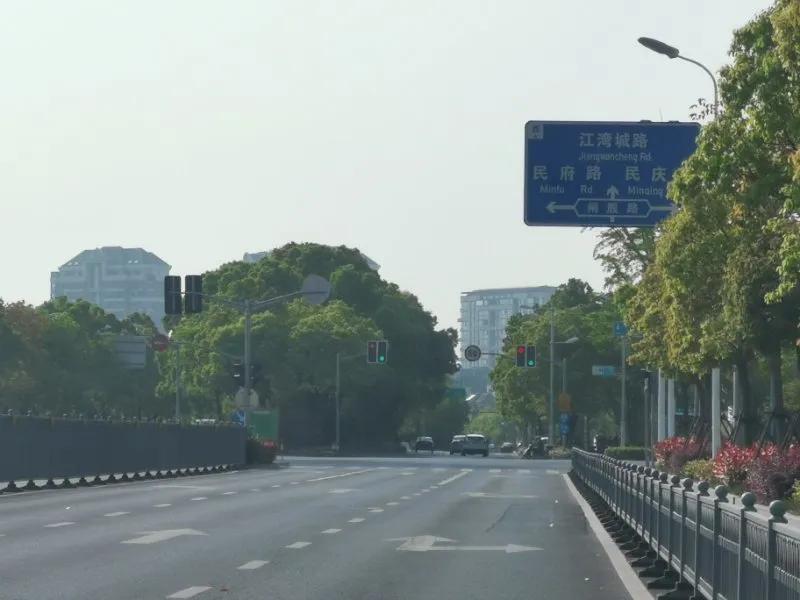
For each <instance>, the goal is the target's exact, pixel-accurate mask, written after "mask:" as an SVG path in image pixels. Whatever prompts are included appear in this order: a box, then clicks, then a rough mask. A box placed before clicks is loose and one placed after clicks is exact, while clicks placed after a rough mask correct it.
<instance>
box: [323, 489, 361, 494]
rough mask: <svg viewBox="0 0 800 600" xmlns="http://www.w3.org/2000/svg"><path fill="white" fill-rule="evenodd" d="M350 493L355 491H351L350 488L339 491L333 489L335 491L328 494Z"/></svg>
mask: <svg viewBox="0 0 800 600" xmlns="http://www.w3.org/2000/svg"><path fill="white" fill-rule="evenodd" d="M350 492H355V490H352V489H350V488H339V489H335V490H330V491H329V492H328V493H329V494H349V493H350Z"/></svg>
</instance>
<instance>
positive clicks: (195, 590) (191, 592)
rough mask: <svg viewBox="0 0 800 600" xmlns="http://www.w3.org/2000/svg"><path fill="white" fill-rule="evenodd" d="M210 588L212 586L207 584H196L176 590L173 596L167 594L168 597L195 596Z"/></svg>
mask: <svg viewBox="0 0 800 600" xmlns="http://www.w3.org/2000/svg"><path fill="white" fill-rule="evenodd" d="M210 589H211V588H210V587H209V586H207V585H195V586H192V587H188V588H186V589H185V590H181V591H180V592H175V593H174V594H172V595H171V596H167V598H194V597H195V596H197V594H202V593H203V592H207V591H208V590H210Z"/></svg>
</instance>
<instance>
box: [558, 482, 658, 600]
mask: <svg viewBox="0 0 800 600" xmlns="http://www.w3.org/2000/svg"><path fill="white" fill-rule="evenodd" d="M562 477H563V478H564V482H565V483H566V484H567V488H569V491H570V493H571V494H572V497H573V498H575V501H576V502H577V503H578V505H579V506H580V507H581V510H582V511H583V514H584V516H585V517H586V520H587V521H588V522H589V526H590V527H591V528H592V531H593V532H594V535H595V537H596V538H597V540H598V541H599V542H600V545H601V546H602V547H603V550H605V552H606V555H608V558H609V560H610V561H611V566H613V567H614V570H615V571H616V572H617V575H618V576H619V578H620V580H621V581H622V585H624V586H625V589H626V590H628V594H630V596H631V600H653V596H652V595H651V594H650V592H649V591H648V589H647V588H646V587H645V585H644V583H643V582H642V580H641V579H639V577H638V576H637V575H636V572H635V571H634V570H633V569H631V566H630V564H628V560H627V559H626V558H625V555H624V554H623V553H622V551H621V550H620V549H619V548H618V547H617V545H616V544H615V543H614V541H613V540H612V539H611V538H610V537H609V535H608V532H607V531H606V530H605V528H604V527H603V525H602V523H600V519H598V518H597V515H595V514H594V511H593V510H592V509H591V507H590V506H589V504H588V503H587V502H586V500H584V498H583V496H581V494H580V492H578V490H576V489H575V485H574V484H573V483H572V480H570V478H569V476H568V475H566V474H564V475H562Z"/></svg>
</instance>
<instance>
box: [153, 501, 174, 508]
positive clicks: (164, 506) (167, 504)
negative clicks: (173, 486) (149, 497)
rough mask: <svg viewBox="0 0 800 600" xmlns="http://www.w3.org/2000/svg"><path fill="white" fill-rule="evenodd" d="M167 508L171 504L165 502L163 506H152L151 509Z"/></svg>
mask: <svg viewBox="0 0 800 600" xmlns="http://www.w3.org/2000/svg"><path fill="white" fill-rule="evenodd" d="M168 506H172V504H170V503H168V502H166V503H164V504H153V508H167V507H168Z"/></svg>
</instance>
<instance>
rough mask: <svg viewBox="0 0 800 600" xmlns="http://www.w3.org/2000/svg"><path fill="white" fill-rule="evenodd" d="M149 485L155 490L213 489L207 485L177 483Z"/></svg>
mask: <svg viewBox="0 0 800 600" xmlns="http://www.w3.org/2000/svg"><path fill="white" fill-rule="evenodd" d="M150 487H152V488H155V489H157V490H213V489H214V488H213V487H211V486H208V485H181V484H178V483H160V484H158V485H151V486H150Z"/></svg>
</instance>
